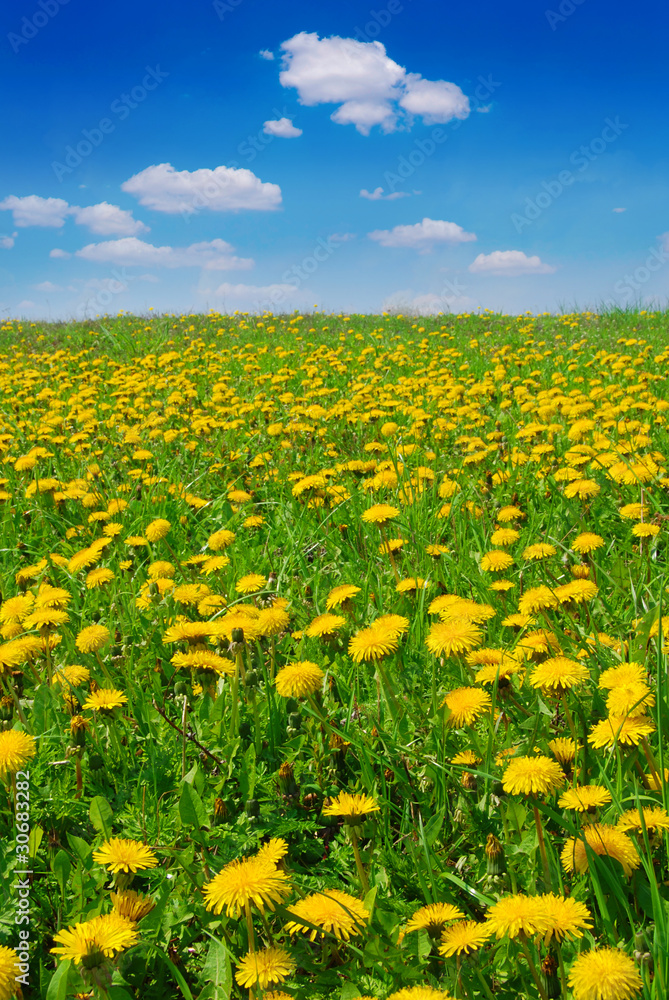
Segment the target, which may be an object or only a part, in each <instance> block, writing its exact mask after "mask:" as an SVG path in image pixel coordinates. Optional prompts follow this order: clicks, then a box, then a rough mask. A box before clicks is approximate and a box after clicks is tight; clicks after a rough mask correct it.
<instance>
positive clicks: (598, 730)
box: [588, 715, 655, 750]
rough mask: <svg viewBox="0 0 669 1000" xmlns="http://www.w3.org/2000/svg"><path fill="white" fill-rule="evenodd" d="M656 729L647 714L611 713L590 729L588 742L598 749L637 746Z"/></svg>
mask: <svg viewBox="0 0 669 1000" xmlns="http://www.w3.org/2000/svg"><path fill="white" fill-rule="evenodd" d="M654 731H655V725H654V723H652V722H651V721H650V720H649V719H647V718H646V717H645V716H640V715H610V716H609V717H608V719H602V721H601V722H598V723H596V725H594V726H593V727H592V729H591V730H590V734H589V736H588V743H591V744H592V746H593V747H595V748H596V749H597V750H601V749H603V748H604V747H612V746H615V744H616V743H620V744H622V745H623V746H637V745H638V744H639V742H640V741H641V740H642V739H643V738H644V736H648V735H649V734H650V733H652V732H654Z"/></svg>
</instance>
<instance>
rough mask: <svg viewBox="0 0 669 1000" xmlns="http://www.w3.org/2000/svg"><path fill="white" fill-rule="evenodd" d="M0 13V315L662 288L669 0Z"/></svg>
mask: <svg viewBox="0 0 669 1000" xmlns="http://www.w3.org/2000/svg"><path fill="white" fill-rule="evenodd" d="M9 7H10V5H5V9H4V11H3V13H2V31H1V32H0V47H1V48H0V51H2V59H1V63H0V72H1V74H2V91H3V93H4V94H5V95H6V99H5V101H4V102H3V107H2V109H1V110H0V114H1V115H2V119H3V122H2V124H3V134H4V136H5V151H4V155H3V157H2V164H1V166H0V315H2V316H3V317H7V316H25V317H28V318H52V319H56V318H70V317H77V318H82V317H84V316H91V317H92V316H95V315H97V314H102V313H116V312H118V311H119V310H128V311H146V310H147V309H148V308H149V307H150V306H153V307H154V309H155V310H156V311H157V312H171V311H178V312H184V311H188V312H201V311H206V310H207V309H209V308H215V309H220V310H224V311H233V310H235V309H242V310H244V309H249V310H254V311H256V310H262V309H266V308H270V309H274V311H291V310H293V309H295V308H297V309H300V310H304V309H307V308H311V307H313V305H314V304H317V305H318V307H319V308H321V309H324V310H326V311H336V312H339V311H344V312H378V311H381V310H382V309H384V308H395V309H397V310H399V311H403V310H405V309H407V310H408V309H410V308H412V309H414V310H418V311H421V312H438V311H449V310H453V311H474V310H476V309H477V308H479V309H483V308H490V309H494V310H503V311H507V312H522V311H525V310H532V311H535V312H536V311H543V310H550V311H559V310H561V309H562V308H567V309H571V308H573V307H579V308H583V307H590V306H597V305H598V304H600V303H602V302H609V303H617V304H619V305H623V306H624V305H630V304H633V303H634V302H637V301H640V300H643V301H644V302H661V303H665V302H666V300H667V290H668V289H669V266H667V265H668V264H669V189H668V183H667V179H668V177H669V171H668V167H669V162H668V160H669V157H668V151H669V137H668V133H667V128H666V117H667V112H666V108H667V106H668V105H669V100H668V98H669V80H668V78H667V74H666V39H667V37H668V34H669V8H667V5H666V2H664V0H647V2H644V3H641V4H640V5H639V6H638V7H633V8H630V6H629V4H622V3H620V2H608V0H607V2H605V0H581V2H580V3H577V2H575V0H561V2H559V3H553V2H552V0H537V2H531V0H516V2H514V3H513V4H500V3H499V2H493V0H486V2H481V0H478V2H477V0H474V2H471V3H469V4H460V5H455V4H450V3H445V2H443V0H390V2H388V0H379V3H378V4H375V5H372V6H370V5H369V4H368V2H366V0H318V2H315V0H312V2H310V3H305V2H290V0H287V2H286V3H282V4H277V3H275V2H273V0H272V2H271V0H227V2H226V0H217V2H215V3H211V2H207V0H197V2H193V0H191V2H187V0H160V2H157V0H143V2H140V3H139V4H138V3H136V2H133V3H130V2H128V0H117V2H116V3H114V4H112V5H109V4H94V3H86V2H85V0H68V2H67V3H62V0H17V2H16V3H14V4H12V5H11V7H12V9H11V10H9V9H8V8H9ZM347 39H348V40H349V41H346V40H347ZM351 40H352V41H351ZM282 73H283V77H282V76H281V74H282ZM284 119H285V121H284ZM104 120H106V124H105V125H104V126H103V127H102V128H101V122H103V121H104ZM279 121H280V122H281V124H279V125H276V124H275V125H268V126H267V125H265V123H266V122H279ZM373 122H378V124H372V123H373ZM105 129H106V131H104V130H105ZM266 130H269V131H266ZM435 130H437V132H436V133H435ZM272 132H279V133H281V134H271V133H272ZM298 132H299V133H301V134H297V133H298ZM86 133H88V138H87V137H86ZM91 140H92V141H91ZM435 140H438V141H435ZM77 150H78V152H77ZM68 151H69V156H68ZM152 167H154V168H157V169H155V170H150V169H149V168H152ZM222 168H227V169H222ZM196 171H204V173H196ZM212 171H216V172H215V173H208V172H212ZM137 175H139V177H138V176H137ZM131 178H134V180H131ZM379 188H382V189H383V190H382V192H379V191H378V189H379ZM363 190H364V191H366V192H368V193H369V194H374V195H375V196H374V197H365V196H361V194H360V192H361V191H363ZM379 194H382V197H379V196H378V195H379ZM388 195H395V197H393V198H388ZM49 199H51V200H49ZM95 206H97V207H95ZM194 208H195V209H196V210H195V211H193V209H194ZM86 210H88V211H86ZM398 227H399V228H398ZM370 234H373V235H370ZM157 248H160V249H157ZM54 251H55V253H54Z"/></svg>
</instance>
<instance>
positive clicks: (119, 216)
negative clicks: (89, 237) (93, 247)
mask: <svg viewBox="0 0 669 1000" xmlns="http://www.w3.org/2000/svg"><path fill="white" fill-rule="evenodd" d="M71 212H72V215H74V221H75V222H76V224H77V225H78V226H87V227H88V229H90V231H91V232H92V233H97V234H98V235H99V236H137V234H138V233H148V232H149V227H148V226H145V225H144V223H143V222H140V221H139V220H138V219H133V217H132V212H129V211H127V210H126V209H124V208H119V206H118V205H110V204H109V202H106V201H101V202H99V204H97V205H88V206H87V207H86V208H79V206H77V205H73V206H72V208H71Z"/></svg>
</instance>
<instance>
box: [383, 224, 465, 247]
mask: <svg viewBox="0 0 669 1000" xmlns="http://www.w3.org/2000/svg"><path fill="white" fill-rule="evenodd" d="M367 235H368V236H369V238H370V240H376V242H377V243H379V244H380V245H381V246H382V247H411V248H412V249H414V250H420V251H421V253H429V251H430V250H431V249H432V248H433V246H434V245H435V243H469V242H471V240H475V239H476V234H475V233H467V232H465V230H464V229H463V228H462V226H458V225H457V223H455V222H445V221H443V220H442V219H423V221H422V222H416V223H415V225H413V226H395V228H394V229H375V230H374V232H372V233H368V234H367Z"/></svg>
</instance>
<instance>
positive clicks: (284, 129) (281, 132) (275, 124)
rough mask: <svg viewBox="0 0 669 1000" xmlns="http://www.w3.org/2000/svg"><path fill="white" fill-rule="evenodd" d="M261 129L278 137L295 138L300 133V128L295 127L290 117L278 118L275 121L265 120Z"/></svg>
mask: <svg viewBox="0 0 669 1000" xmlns="http://www.w3.org/2000/svg"><path fill="white" fill-rule="evenodd" d="M262 130H263V132H266V133H267V135H275V136H277V137H278V138H279V139H296V138H297V137H298V135H302V129H301V128H296V127H295V126H294V125H293V123H292V121H291V120H290V118H278V119H277V120H276V121H268V122H265V124H264V125H263V129H262Z"/></svg>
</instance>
